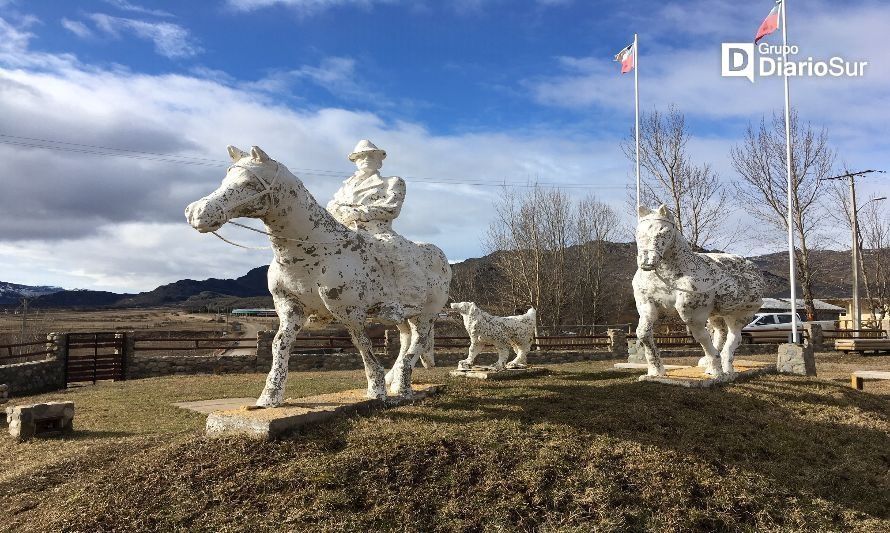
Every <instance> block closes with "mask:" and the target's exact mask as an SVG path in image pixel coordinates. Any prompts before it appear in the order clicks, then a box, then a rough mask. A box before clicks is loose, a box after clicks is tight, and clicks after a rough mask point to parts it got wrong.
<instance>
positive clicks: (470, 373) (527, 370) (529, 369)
mask: <svg viewBox="0 0 890 533" xmlns="http://www.w3.org/2000/svg"><path fill="white" fill-rule="evenodd" d="M547 372H548V370H547V369H546V368H541V367H537V366H526V367H523V368H504V369H503V370H495V369H494V368H492V367H490V366H474V367H472V368H468V369H466V370H462V369H460V368H458V369H457V370H452V371H451V372H449V373H448V374H449V375H450V376H451V377H455V378H469V379H488V380H492V381H494V380H504V379H522V378H529V377H532V376H542V375H544V374H547Z"/></svg>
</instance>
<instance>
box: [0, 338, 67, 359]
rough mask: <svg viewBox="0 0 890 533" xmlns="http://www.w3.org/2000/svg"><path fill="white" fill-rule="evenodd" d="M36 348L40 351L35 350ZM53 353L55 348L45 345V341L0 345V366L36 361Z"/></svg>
mask: <svg viewBox="0 0 890 533" xmlns="http://www.w3.org/2000/svg"><path fill="white" fill-rule="evenodd" d="M37 346H39V347H40V348H41V349H37V348H36V347H37ZM54 353H55V348H54V347H53V346H52V345H51V344H50V345H47V341H35V342H19V343H16V344H0V365H11V364H15V363H26V362H28V361H38V360H40V359H46V358H47V356H50V355H53V354H54Z"/></svg>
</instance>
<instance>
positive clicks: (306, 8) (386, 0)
mask: <svg viewBox="0 0 890 533" xmlns="http://www.w3.org/2000/svg"><path fill="white" fill-rule="evenodd" d="M399 1H400V0H227V4H228V5H229V6H230V7H232V8H234V9H236V10H238V11H255V10H257V9H263V8H267V7H272V6H278V5H280V6H284V7H289V8H291V9H293V10H295V11H297V12H298V13H300V14H312V13H317V12H319V11H324V10H326V9H329V8H333V7H339V6H357V7H362V8H370V7H372V6H373V5H375V4H392V3H398V2H399Z"/></svg>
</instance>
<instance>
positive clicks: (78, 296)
mask: <svg viewBox="0 0 890 533" xmlns="http://www.w3.org/2000/svg"><path fill="white" fill-rule="evenodd" d="M606 244H607V246H608V251H607V255H608V257H609V261H608V263H607V265H606V269H607V272H606V277H607V279H608V280H609V283H614V284H626V286H629V285H630V280H631V278H633V275H634V272H635V271H636V245H635V244H634V243H606ZM502 253H504V252H495V253H494V254H491V255H487V256H485V257H480V258H475V259H467V260H466V261H462V262H460V263H456V264H453V265H451V267H452V269H453V270H454V273H455V278H457V277H459V275H460V274H463V278H464V279H472V280H473V282H472V284H473V288H474V291H476V292H475V293H474V294H475V297H476V299H477V300H476V301H478V302H480V303H483V302H488V301H496V300H497V299H498V295H497V294H496V292H495V291H497V290H498V287H501V286H502V285H501V284H500V283H497V281H498V279H497V277H498V276H499V275H500V273H499V271H498V269H497V268H496V267H495V257H496V255H497V254H502ZM811 255H812V261H813V264H815V265H816V267H817V275H816V284H815V288H814V292H815V295H816V298H844V297H849V295H850V292H851V284H850V278H851V266H850V256H849V253H848V252H838V251H833V250H821V251H814V252H811ZM749 259H750V260H751V261H752V262H754V264H756V265H757V266H758V267H759V268H760V270H761V272H763V275H764V278H765V280H766V294H765V295H764V296H767V297H773V298H781V297H788V296H789V294H788V256H787V254H785V253H774V254H767V255H762V256H756V257H751V258H749ZM268 269H269V267H267V266H261V267H257V268H254V269H252V270H250V271H249V272H248V273H247V274H245V275H243V276H241V277H239V278H236V279H217V278H210V279H206V280H203V281H196V280H192V279H184V280H180V281H176V282H173V283H168V284H166V285H161V286H160V287H158V288H156V289H154V290H152V291H148V292H142V293H139V294H116V293H111V292H104V291H89V290H73V291H66V290H62V289H60V288H59V287H30V286H26V285H16V284H13V283H2V282H0V305H6V306H8V305H10V304H18V302H19V299H20V298H21V297H22V296H23V295H27V296H39V297H37V298H35V300H34V304H35V305H37V306H39V307H157V306H165V305H176V306H182V307H188V308H195V309H197V308H202V307H207V306H218V307H220V308H228V307H240V306H245V307H268V306H270V305H271V295H270V294H269V289H268V288H267V283H266V274H267V272H268ZM23 291H25V292H23Z"/></svg>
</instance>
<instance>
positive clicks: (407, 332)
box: [386, 320, 411, 387]
mask: <svg viewBox="0 0 890 533" xmlns="http://www.w3.org/2000/svg"><path fill="white" fill-rule="evenodd" d="M396 328H398V330H399V356H398V357H397V358H396V360H395V362H394V363H393V365H392V368H391V369H390V370H389V372H387V373H386V386H387V387H390V386H391V385H392V382H393V380H394V379H395V376H396V369H397V368H401V365H402V364H403V361H404V360H405V355H406V354H407V353H408V348H409V347H410V346H411V326H410V325H409V324H408V321H407V320H405V321H404V322H399V323H398V324H396Z"/></svg>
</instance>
